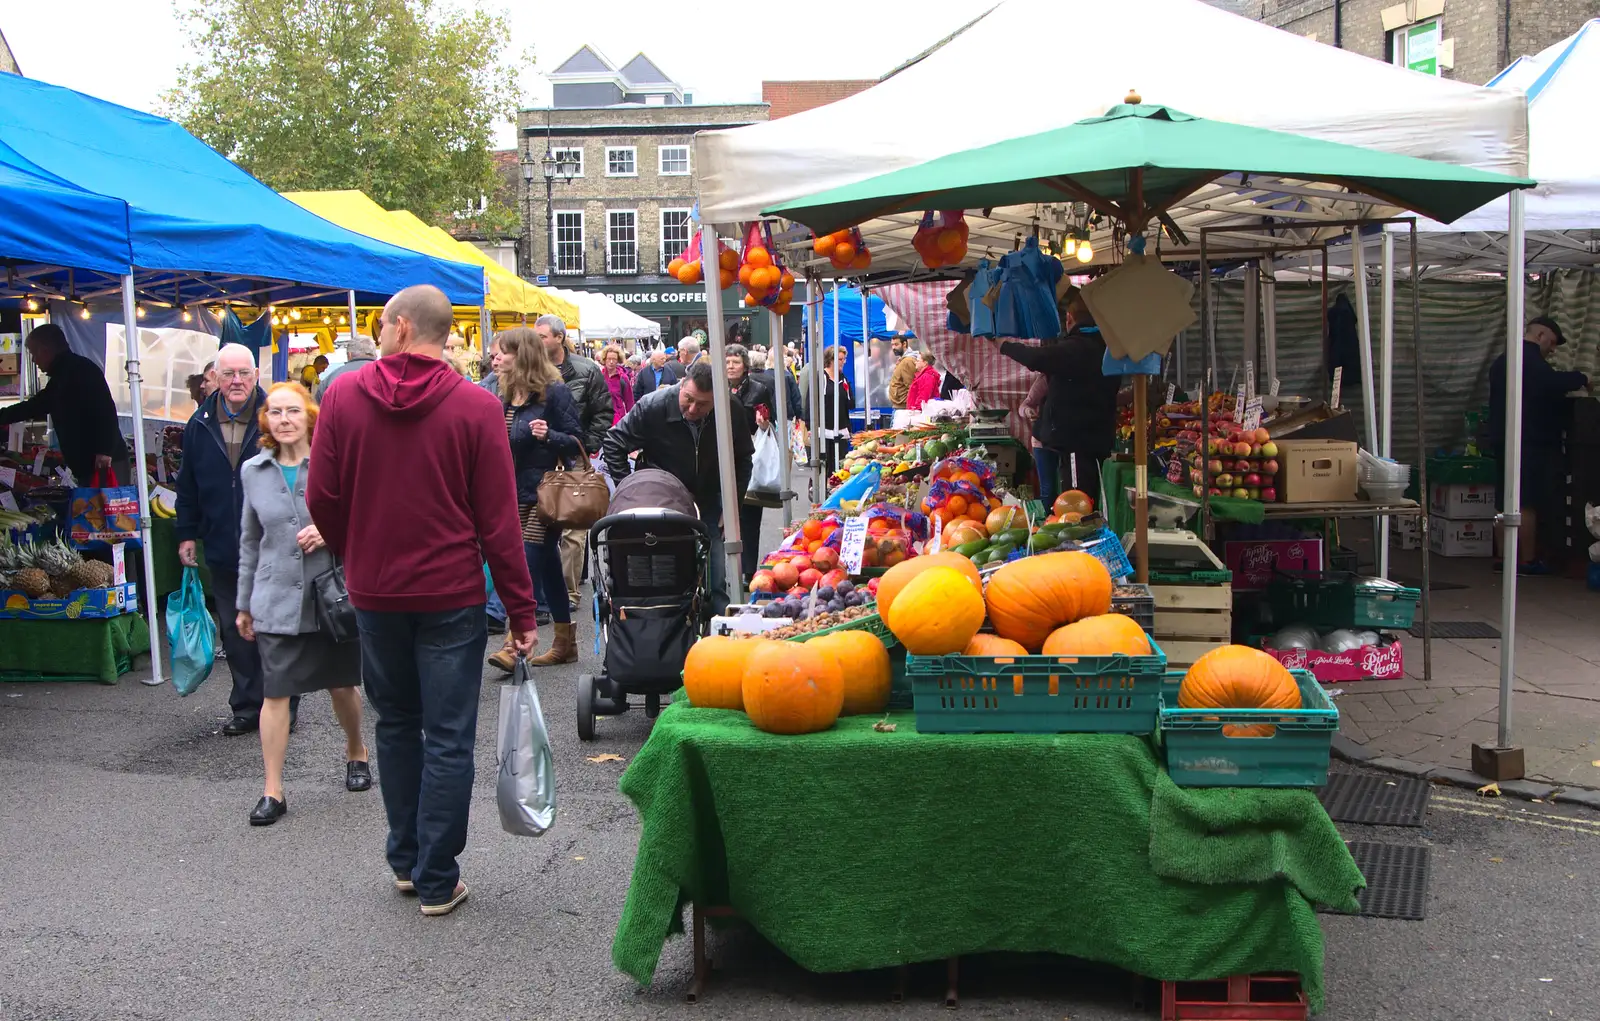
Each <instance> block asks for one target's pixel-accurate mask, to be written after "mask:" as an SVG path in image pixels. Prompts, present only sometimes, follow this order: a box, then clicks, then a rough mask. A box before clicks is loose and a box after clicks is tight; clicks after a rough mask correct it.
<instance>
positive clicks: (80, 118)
mask: <svg viewBox="0 0 1600 1021" xmlns="http://www.w3.org/2000/svg"><path fill="white" fill-rule="evenodd" d="M0 259H4V260H6V261H7V263H8V267H7V268H8V272H7V274H6V276H5V278H3V279H0V300H6V299H13V300H23V299H35V300H37V299H54V300H55V301H56V302H58V303H59V302H68V303H74V304H76V306H77V307H79V308H80V309H82V310H89V309H90V308H91V305H96V306H99V307H100V308H101V310H102V311H103V310H104V309H105V308H107V307H115V305H116V304H118V298H119V297H120V304H121V306H122V321H123V323H124V324H133V323H136V322H137V316H136V314H135V310H136V308H137V307H138V304H139V303H140V302H146V303H148V304H151V305H152V306H155V307H159V306H162V305H165V306H170V307H174V308H179V309H187V307H188V306H191V305H195V306H199V305H213V306H214V305H218V304H233V303H239V304H249V305H255V306H259V305H264V304H268V303H271V302H293V301H296V300H311V299H314V298H317V297H326V296H329V295H336V294H337V295H341V296H344V297H346V298H348V300H350V301H351V302H352V303H354V302H355V301H356V300H357V299H358V298H360V299H362V300H364V301H366V302H368V303H373V304H377V303H381V302H382V301H383V300H386V299H387V298H388V297H389V296H390V295H392V294H393V293H394V292H395V291H397V290H399V289H401V288H402V287H405V286H407V285H410V284H419V283H428V284H433V285H435V286H437V287H439V288H440V289H441V290H443V291H444V292H445V294H446V295H447V296H448V297H449V298H450V300H451V301H452V302H453V303H456V304H469V305H477V304H481V303H482V301H483V295H484V289H485V288H484V283H485V280H484V272H483V269H482V267H480V266H472V265H467V264H464V263H457V262H452V261H449V260H444V259H437V258H433V257H431V256H427V255H423V254H420V253H418V252H413V251H409V250H407V249H403V248H397V247H395V246H393V245H388V244H385V243H383V242H380V241H375V240H373V239H371V238H367V237H363V236H362V235H359V234H356V233H353V232H351V231H348V230H345V229H344V228H342V227H339V226H336V225H334V224H332V223H329V222H328V221H326V220H324V219H322V218H321V217H318V216H316V215H314V214H312V213H310V212H307V211H306V210H304V209H302V208H300V207H299V206H297V205H295V204H294V203H293V202H290V201H289V200H288V199H285V198H283V197H281V196H280V195H278V194H277V193H276V192H274V191H272V190H271V189H270V188H267V187H266V186H265V185H263V184H261V183H260V182H259V181H257V180H256V179H255V178H253V177H251V176H250V175H249V174H247V173H245V172H244V171H243V170H241V169H240V168H239V167H238V166H236V165H234V164H233V163H231V162H229V161H228V160H227V159H225V158H224V157H223V156H222V155H220V154H219V153H217V152H216V151H214V150H213V149H211V148H210V147H208V146H206V145H205V144H204V143H202V142H201V141H200V140H199V139H197V138H195V137H194V136H193V135H191V134H189V133H188V132H187V131H185V130H183V128H181V127H180V126H178V125H177V124H175V123H173V122H172V121H169V120H166V119H163V118H160V117H155V116H152V115H150V114H146V113H140V112H139V111H136V110H130V109H128V108H126V107H121V106H117V105H115V104H112V103H107V102H105V101H103V100H99V99H95V98H93V97H92V96H86V95H84V94H82V93H78V92H74V91H72V90H70V89H65V88H61V87H59V86H54V85H48V84H45V83H43V82H38V81H33V80H31V79H27V78H23V77H20V76H18V75H0ZM130 334H131V335H130V337H129V343H128V346H127V373H128V386H129V391H130V395H131V403H132V412H133V419H134V428H133V433H134V457H135V463H136V465H137V466H138V468H137V470H136V471H135V472H134V475H135V478H136V481H137V483H138V488H139V498H140V503H141V505H142V506H143V507H144V508H148V507H149V506H150V501H149V487H148V482H147V479H146V473H145V472H144V471H143V466H144V464H145V441H144V425H143V414H142V404H143V396H142V389H141V381H140V374H139V361H140V359H139V344H138V342H137V336H138V334H137V329H136V328H133V327H131V325H130ZM142 524H143V533H144V534H143V540H144V542H143V547H144V566H145V577H146V578H147V579H149V578H153V577H154V562H153V559H152V556H151V550H150V524H149V518H148V510H146V512H145V516H144V521H143V522H142ZM146 610H147V611H148V612H149V617H150V627H151V635H150V638H151V674H152V677H151V681H152V682H153V683H157V684H159V683H161V679H162V671H161V661H160V652H159V649H160V635H159V633H158V625H157V614H156V613H155V608H154V607H146Z"/></svg>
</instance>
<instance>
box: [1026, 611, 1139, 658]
mask: <svg viewBox="0 0 1600 1021" xmlns="http://www.w3.org/2000/svg"><path fill="white" fill-rule="evenodd" d="M1041 651H1042V652H1043V653H1044V654H1045V655H1046V656H1113V655H1116V654H1117V653H1122V654H1124V655H1128V656H1148V655H1150V639H1149V637H1148V636H1146V635H1145V633H1144V628H1142V627H1140V626H1139V622H1138V621H1136V620H1134V619H1133V618H1132V617H1129V616H1126V615H1124V614H1121V613H1102V614H1100V615H1099V616H1097V617H1085V618H1083V619H1082V620H1080V621H1076V622H1074V623H1071V624H1068V625H1066V626H1064V627H1058V628H1056V629H1055V630H1054V631H1052V632H1050V637H1049V638H1046V639H1045V640H1044V648H1043V649H1042V650H1041Z"/></svg>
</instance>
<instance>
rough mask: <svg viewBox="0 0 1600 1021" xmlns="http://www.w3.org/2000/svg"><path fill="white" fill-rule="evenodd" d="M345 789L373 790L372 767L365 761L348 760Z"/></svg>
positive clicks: (345, 769)
mask: <svg viewBox="0 0 1600 1021" xmlns="http://www.w3.org/2000/svg"><path fill="white" fill-rule="evenodd" d="M344 789H345V790H347V791H366V790H371V789H372V767H371V766H370V765H368V764H367V763H365V762H355V761H351V762H346V763H345V764H344Z"/></svg>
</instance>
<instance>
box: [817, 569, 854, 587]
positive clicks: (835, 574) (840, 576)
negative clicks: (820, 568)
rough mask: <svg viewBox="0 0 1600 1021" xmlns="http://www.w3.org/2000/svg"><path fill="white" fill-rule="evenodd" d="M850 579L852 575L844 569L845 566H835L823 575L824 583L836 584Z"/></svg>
mask: <svg viewBox="0 0 1600 1021" xmlns="http://www.w3.org/2000/svg"><path fill="white" fill-rule="evenodd" d="M849 579H850V575H849V574H848V573H847V572H846V571H845V570H844V568H842V567H835V568H834V569H833V570H831V571H829V572H828V573H827V574H824V575H823V576H822V584H824V585H829V586H835V585H838V584H839V583H840V582H841V581H848V580H849Z"/></svg>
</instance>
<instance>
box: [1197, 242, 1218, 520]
mask: <svg viewBox="0 0 1600 1021" xmlns="http://www.w3.org/2000/svg"><path fill="white" fill-rule="evenodd" d="M1214 315H1216V310H1215V309H1213V308H1212V307H1211V263H1210V261H1209V260H1208V259H1207V258H1206V231H1205V228H1203V227H1202V228H1201V229H1200V362H1201V365H1200V522H1199V524H1200V538H1201V539H1202V540H1208V539H1209V538H1210V537H1211V367H1212V365H1214V364H1215V363H1216V360H1217V330H1216V326H1217V324H1216V322H1215V321H1214V320H1213V319H1212V316H1214Z"/></svg>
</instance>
